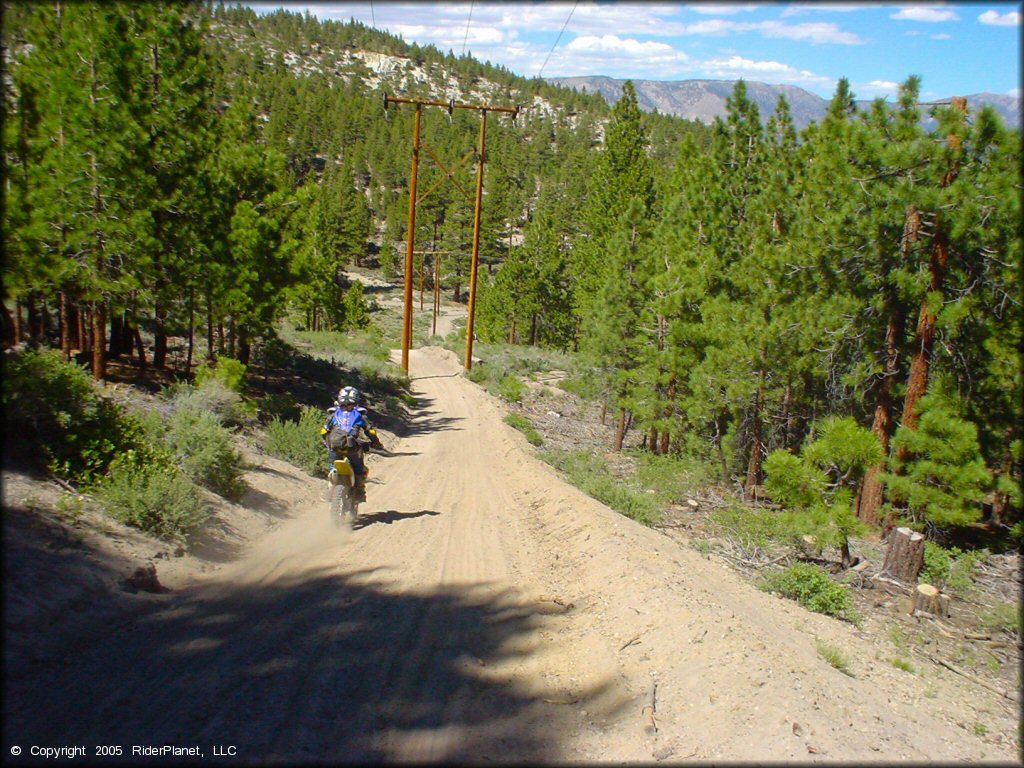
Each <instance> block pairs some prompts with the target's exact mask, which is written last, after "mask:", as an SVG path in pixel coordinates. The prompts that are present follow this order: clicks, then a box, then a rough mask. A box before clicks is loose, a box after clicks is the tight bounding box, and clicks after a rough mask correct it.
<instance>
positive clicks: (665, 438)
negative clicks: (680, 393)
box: [661, 373, 676, 456]
mask: <svg viewBox="0 0 1024 768" xmlns="http://www.w3.org/2000/svg"><path fill="white" fill-rule="evenodd" d="M665 400H666V402H667V405H666V406H665V419H666V421H668V422H671V419H672V416H673V414H674V413H675V402H676V375H675V374H674V373H673V374H672V375H671V376H669V379H668V391H667V392H666V394H665ZM670 446H671V436H670V435H669V431H668V430H667V429H666V430H664V431H663V432H662V433H661V455H662V456H668V452H669V448H670Z"/></svg>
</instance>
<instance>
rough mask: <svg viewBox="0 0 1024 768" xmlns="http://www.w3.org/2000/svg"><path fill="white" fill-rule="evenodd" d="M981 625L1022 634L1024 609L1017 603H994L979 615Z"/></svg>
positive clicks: (1023, 632)
mask: <svg viewBox="0 0 1024 768" xmlns="http://www.w3.org/2000/svg"><path fill="white" fill-rule="evenodd" d="M979 619H980V620H981V626H983V627H985V628H986V629H1001V630H1004V631H1006V632H1016V633H1017V634H1018V635H1024V610H1021V606H1020V604H1019V603H1017V604H1015V603H996V604H995V605H993V606H991V607H989V608H986V609H985V610H984V611H982V612H981V615H980V616H979Z"/></svg>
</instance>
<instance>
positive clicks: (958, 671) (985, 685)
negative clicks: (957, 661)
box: [925, 654, 1013, 701]
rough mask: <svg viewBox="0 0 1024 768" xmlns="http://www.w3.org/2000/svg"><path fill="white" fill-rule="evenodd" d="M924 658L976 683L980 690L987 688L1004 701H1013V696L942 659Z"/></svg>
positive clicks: (928, 655)
mask: <svg viewBox="0 0 1024 768" xmlns="http://www.w3.org/2000/svg"><path fill="white" fill-rule="evenodd" d="M925 656H927V657H928V658H929V659H931V660H932V661H934V662H935V663H936V664H941V665H942V666H943V667H945V668H946V669H948V670H949V671H950V672H955V673H956V674H958V675H960V676H961V677H965V678H967V679H968V680H970V681H971V682H972V683H977V684H978V685H980V686H981V687H982V688H987V689H988V690H990V691H992V692H993V693H998V694H999V695H1000V696H1002V697H1003V698H1004V699H1010V700H1011V701H1012V700H1013V696H1012V695H1011V694H1010V693H1009V692H1008V691H1004V690H1001V689H999V688H996V687H995V686H994V685H992V684H990V683H986V682H985V681H984V680H982V679H980V678H977V677H975V676H974V675H972V674H971V673H970V672H964V671H963V670H962V669H959V668H957V667H955V666H953V665H952V664H950V663H949V662H948V661H943V660H942V659H937V658H935V657H934V656H932V655H930V654H925Z"/></svg>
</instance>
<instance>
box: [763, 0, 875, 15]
mask: <svg viewBox="0 0 1024 768" xmlns="http://www.w3.org/2000/svg"><path fill="white" fill-rule="evenodd" d="M873 7H874V6H873V5H857V4H854V3H813V4H809V5H791V6H789V7H788V8H786V9H785V10H784V11H783V12H782V13H780V14H779V18H781V19H786V18H789V17H790V16H803V15H804V14H806V13H850V12H851V11H863V10H865V9H869V8H873Z"/></svg>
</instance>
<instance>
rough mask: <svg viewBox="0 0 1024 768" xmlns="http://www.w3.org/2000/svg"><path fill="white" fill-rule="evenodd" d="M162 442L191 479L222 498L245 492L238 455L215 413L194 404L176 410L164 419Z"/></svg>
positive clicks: (240, 458) (239, 495)
mask: <svg viewBox="0 0 1024 768" xmlns="http://www.w3.org/2000/svg"><path fill="white" fill-rule="evenodd" d="M165 439H166V444H167V446H168V447H169V448H170V449H171V450H172V451H173V452H174V455H175V456H176V457H177V458H178V459H179V461H180V467H181V468H182V470H183V471H184V472H185V474H186V475H188V476H189V477H190V478H192V480H193V481H194V482H196V483H198V484H199V485H202V486H205V487H206V488H209V489H210V490H211V491H213V492H214V493H217V494H220V495H221V496H223V497H224V498H227V499H232V500H237V499H239V498H241V496H242V494H243V493H244V492H245V483H244V482H243V481H242V469H243V468H242V456H241V454H239V453H238V451H236V450H235V447H234V440H233V438H232V436H231V433H230V432H228V430H227V429H225V428H224V427H223V426H221V423H220V421H219V420H218V419H217V416H216V415H215V414H213V413H211V412H209V411H199V410H196V409H195V408H192V407H189V408H183V409H181V410H177V411H175V412H174V414H173V415H172V416H171V418H170V420H169V421H168V423H167V434H166V438H165Z"/></svg>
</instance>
